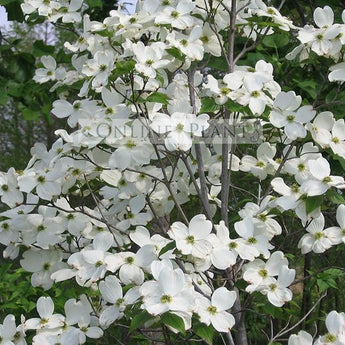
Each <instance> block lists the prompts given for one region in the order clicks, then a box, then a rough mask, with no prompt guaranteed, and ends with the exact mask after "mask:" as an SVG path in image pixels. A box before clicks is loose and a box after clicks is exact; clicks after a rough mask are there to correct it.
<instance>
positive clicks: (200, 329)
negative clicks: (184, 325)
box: [193, 323, 214, 345]
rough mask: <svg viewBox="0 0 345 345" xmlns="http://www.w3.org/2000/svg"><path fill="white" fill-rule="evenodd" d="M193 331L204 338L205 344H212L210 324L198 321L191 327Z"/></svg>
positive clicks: (212, 332)
mask: <svg viewBox="0 0 345 345" xmlns="http://www.w3.org/2000/svg"><path fill="white" fill-rule="evenodd" d="M193 331H194V332H195V334H196V335H198V336H199V337H200V338H202V339H204V340H205V341H206V343H207V344H209V345H212V341H213V336H214V328H213V327H212V326H206V325H204V324H202V323H200V324H198V325H195V326H194V327H193Z"/></svg>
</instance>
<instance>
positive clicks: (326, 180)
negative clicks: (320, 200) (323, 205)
mask: <svg viewBox="0 0 345 345" xmlns="http://www.w3.org/2000/svg"><path fill="white" fill-rule="evenodd" d="M322 182H323V183H324V184H327V183H330V182H332V179H331V178H330V176H326V177H325V178H324V179H323V180H322Z"/></svg>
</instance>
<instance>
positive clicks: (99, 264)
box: [95, 260, 103, 268]
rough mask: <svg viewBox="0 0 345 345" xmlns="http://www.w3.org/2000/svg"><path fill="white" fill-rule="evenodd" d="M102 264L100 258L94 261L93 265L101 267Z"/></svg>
mask: <svg viewBox="0 0 345 345" xmlns="http://www.w3.org/2000/svg"><path fill="white" fill-rule="evenodd" d="M102 265H103V262H102V261H101V260H98V261H97V262H96V263H95V266H96V267H97V268H98V267H101V266H102Z"/></svg>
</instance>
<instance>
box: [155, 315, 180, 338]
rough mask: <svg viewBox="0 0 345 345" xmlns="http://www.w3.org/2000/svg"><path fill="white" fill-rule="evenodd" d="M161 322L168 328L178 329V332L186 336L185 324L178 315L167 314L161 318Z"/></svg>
mask: <svg viewBox="0 0 345 345" xmlns="http://www.w3.org/2000/svg"><path fill="white" fill-rule="evenodd" d="M161 320H162V322H163V323H164V324H165V325H166V326H169V327H172V328H174V329H176V330H177V331H178V332H180V333H182V334H183V335H185V334H186V330H185V327H184V322H183V320H182V318H180V317H179V316H177V315H176V314H172V313H165V314H163V315H162V316H161Z"/></svg>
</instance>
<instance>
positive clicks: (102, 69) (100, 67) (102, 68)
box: [99, 64, 107, 72]
mask: <svg viewBox="0 0 345 345" xmlns="http://www.w3.org/2000/svg"><path fill="white" fill-rule="evenodd" d="M106 69H107V65H105V64H102V65H100V66H99V70H100V71H101V72H104V71H105V70H106Z"/></svg>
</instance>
